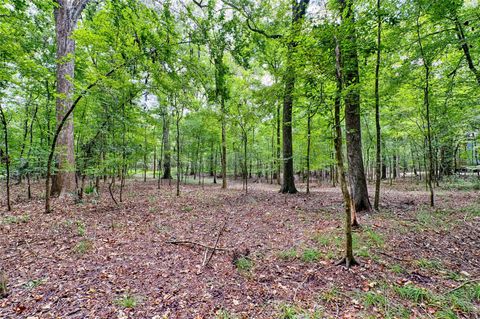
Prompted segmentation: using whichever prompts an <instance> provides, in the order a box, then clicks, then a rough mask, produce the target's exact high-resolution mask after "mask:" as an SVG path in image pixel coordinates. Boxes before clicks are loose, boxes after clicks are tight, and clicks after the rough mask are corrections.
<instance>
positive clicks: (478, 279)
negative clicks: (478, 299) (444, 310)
mask: <svg viewBox="0 0 480 319" xmlns="http://www.w3.org/2000/svg"><path fill="white" fill-rule="evenodd" d="M477 281H480V278H477V279H473V280H468V281H465V282H464V283H463V284H461V285H458V286H457V287H455V288H453V289H450V290H449V291H447V292H446V293H444V295H448V294H451V293H452V292H454V291H457V290H458V289H460V288H463V287H465V286H466V285H469V284H473V283H475V282H477Z"/></svg>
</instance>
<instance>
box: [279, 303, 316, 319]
mask: <svg viewBox="0 0 480 319" xmlns="http://www.w3.org/2000/svg"><path fill="white" fill-rule="evenodd" d="M322 315H323V313H322V312H321V311H320V310H316V309H315V310H305V309H302V308H299V307H297V306H294V305H288V304H284V305H281V306H280V313H279V315H278V318H280V319H300V318H302V319H320V318H322Z"/></svg>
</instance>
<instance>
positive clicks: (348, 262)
mask: <svg viewBox="0 0 480 319" xmlns="http://www.w3.org/2000/svg"><path fill="white" fill-rule="evenodd" d="M340 50H341V49H340V46H339V45H338V44H337V45H336V47H335V66H336V78H337V87H336V94H335V102H334V103H335V104H334V126H335V139H334V144H335V158H336V160H337V169H338V175H339V179H340V188H341V190H342V194H343V204H344V206H345V256H344V257H343V258H342V260H340V261H339V263H338V264H339V265H340V264H345V266H346V267H347V268H350V266H354V265H356V264H357V262H356V260H355V258H354V257H353V239H352V220H353V219H352V216H354V212H355V206H354V203H353V202H352V198H351V196H350V192H349V190H348V186H347V178H346V177H345V168H344V164H343V163H344V161H343V149H342V139H343V137H342V128H341V122H340V108H341V94H342V90H343V75H342V67H341V65H342V63H341V61H342V53H341V51H340Z"/></svg>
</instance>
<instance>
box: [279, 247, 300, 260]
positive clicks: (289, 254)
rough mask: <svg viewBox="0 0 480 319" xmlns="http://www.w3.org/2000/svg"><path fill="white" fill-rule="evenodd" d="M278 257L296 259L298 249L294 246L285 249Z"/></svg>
mask: <svg viewBox="0 0 480 319" xmlns="http://www.w3.org/2000/svg"><path fill="white" fill-rule="evenodd" d="M278 257H279V258H280V259H282V260H287V261H289V260H294V259H295V258H297V251H296V250H295V249H294V248H290V249H287V250H283V251H281V252H279V253H278Z"/></svg>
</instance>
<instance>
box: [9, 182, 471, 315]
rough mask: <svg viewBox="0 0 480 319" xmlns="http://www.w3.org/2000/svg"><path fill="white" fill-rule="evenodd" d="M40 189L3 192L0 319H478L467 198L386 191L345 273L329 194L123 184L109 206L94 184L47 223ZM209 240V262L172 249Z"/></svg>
mask: <svg viewBox="0 0 480 319" xmlns="http://www.w3.org/2000/svg"><path fill="white" fill-rule="evenodd" d="M164 183H165V182H164ZM42 186H43V183H38V184H36V185H35V187H34V199H33V200H31V201H28V200H27V199H26V197H25V186H24V185H19V186H14V191H13V198H14V205H13V208H14V210H13V211H12V212H9V213H7V212H5V211H4V210H5V208H4V207H2V211H1V212H0V262H1V264H0V266H1V267H2V268H3V269H4V271H5V272H6V274H7V276H8V278H9V283H8V288H9V295H8V296H7V297H6V298H4V299H0V318H30V319H34V318H156V319H160V318H325V317H326V318H479V316H480V315H479V313H480V281H479V280H480V267H479V265H480V232H479V228H480V196H479V192H478V191H475V190H446V189H438V190H437V207H436V208H435V209H431V208H430V207H429V206H428V193H427V192H425V190H424V187H423V185H422V184H416V183H415V182H412V181H410V182H403V181H401V180H399V181H397V182H394V184H393V185H388V184H385V185H383V191H382V204H383V205H382V206H381V212H380V213H371V214H360V215H359V221H360V224H361V228H359V229H357V230H356V231H355V234H354V247H355V254H356V256H357V259H358V261H359V262H360V264H361V265H360V266H358V267H354V268H351V269H350V270H347V269H345V268H344V267H341V266H336V265H335V262H336V261H337V260H339V259H340V258H341V257H342V252H343V242H344V240H343V238H344V237H343V231H342V229H343V228H342V227H343V224H342V222H343V220H344V218H343V209H342V196H341V193H340V191H339V189H338V188H333V187H331V186H315V187H313V188H312V193H311V194H310V195H307V194H305V193H304V192H303V193H299V194H296V195H287V196H285V195H282V194H279V193H278V192H277V191H278V186H277V185H269V184H252V185H250V187H249V193H248V194H244V193H243V192H242V188H241V184H240V183H237V184H234V183H232V184H231V185H230V186H231V188H230V189H228V190H221V189H220V186H218V185H210V184H209V185H208V186H207V185H205V187H202V186H198V185H187V186H182V190H181V192H182V193H181V196H180V197H176V196H175V187H174V185H173V183H172V185H171V186H168V185H166V184H164V185H161V187H160V189H157V184H156V182H155V181H149V182H146V183H144V182H143V181H140V180H130V181H128V182H127V184H126V189H125V193H124V201H123V203H120V205H119V206H116V205H115V204H114V203H113V201H112V200H111V198H110V196H109V194H108V190H107V189H106V187H105V186H104V187H103V189H102V192H101V196H99V197H97V196H95V195H93V194H91V195H87V196H86V198H85V199H84V200H83V202H81V203H74V202H73V201H72V202H69V201H66V200H60V199H56V200H54V202H53V207H54V212H53V213H51V214H48V215H46V214H43V205H44V203H43V201H42V200H41V191H42ZM1 192H2V193H3V190H2V191H1ZM116 192H117V193H118V189H117V190H116ZM2 196H3V194H2ZM117 196H118V195H117ZM117 200H118V197H117ZM2 201H3V200H2ZM217 239H218V245H217V248H222V250H216V251H215V254H214V255H213V257H211V260H209V258H210V257H209V255H208V256H207V257H205V256H206V249H205V248H203V247H202V246H199V245H188V244H179V245H175V244H172V243H169V242H170V241H181V240H186V241H191V242H196V243H201V244H204V245H209V246H215V245H216V241H217ZM205 263H207V266H203V264H205Z"/></svg>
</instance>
